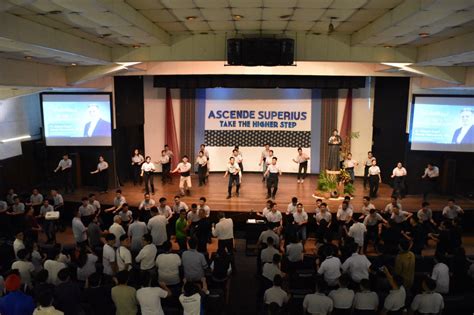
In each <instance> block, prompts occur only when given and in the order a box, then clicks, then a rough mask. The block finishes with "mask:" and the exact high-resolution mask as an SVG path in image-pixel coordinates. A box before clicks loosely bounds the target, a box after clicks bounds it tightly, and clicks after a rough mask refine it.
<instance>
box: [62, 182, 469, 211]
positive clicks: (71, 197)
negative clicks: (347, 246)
mask: <svg viewBox="0 0 474 315" xmlns="http://www.w3.org/2000/svg"><path fill="white" fill-rule="evenodd" d="M317 181H318V176H317V175H310V176H308V177H307V178H306V180H305V182H304V183H302V184H298V183H297V182H296V175H292V174H291V175H290V174H284V175H282V176H281V177H280V181H279V188H278V192H277V196H276V200H275V201H276V202H277V203H278V207H279V210H280V211H282V212H283V211H286V207H287V205H288V204H289V203H290V201H291V198H292V197H294V196H296V197H298V200H299V201H300V202H302V203H303V205H304V206H305V210H306V211H307V212H308V213H312V212H314V208H315V207H314V205H315V202H316V199H314V198H313V197H312V195H313V193H314V191H315V188H316V186H317ZM178 183H179V177H177V176H175V177H173V183H172V184H166V185H163V184H162V183H161V176H159V175H158V176H155V195H154V196H152V197H153V199H155V200H156V201H157V202H158V199H159V198H160V197H166V198H167V199H168V203H172V202H173V201H172V200H173V197H174V196H175V195H176V194H178V193H179V188H178ZM227 184H228V178H223V174H222V173H211V175H210V176H209V182H208V184H207V185H204V186H202V187H199V186H198V182H197V176H196V175H193V176H192V185H193V187H192V189H191V195H190V196H185V197H183V198H182V201H184V202H186V203H187V204H188V206H190V205H191V204H192V203H198V201H199V198H200V197H202V196H204V197H206V198H207V203H208V205H209V207H210V208H211V210H216V211H217V210H218V211H226V212H250V211H252V210H254V211H259V212H260V211H261V210H262V209H263V208H264V207H265V203H266V200H267V199H266V191H267V190H266V185H265V184H264V183H263V182H262V177H261V175H260V174H257V173H245V174H244V175H243V178H242V185H241V189H240V197H232V198H231V199H226V196H227ZM355 187H356V191H355V193H354V198H353V200H352V203H353V206H354V209H355V210H356V212H358V211H359V209H360V207H361V205H362V197H363V196H365V195H367V194H368V191H364V189H363V182H362V179H360V178H357V179H356V182H355ZM121 189H122V192H123V195H124V196H125V198H126V199H127V202H128V204H129V205H130V206H131V207H137V206H138V205H139V203H140V202H141V201H142V200H143V192H144V187H143V186H134V185H133V183H125V184H124V186H122V187H121ZM93 191H94V188H91V187H81V188H80V189H77V190H76V191H75V192H74V194H68V195H65V196H64V199H65V200H66V201H69V202H80V200H81V198H82V197H83V196H87V194H89V193H90V192H93ZM233 191H235V188H234V189H233ZM391 192H392V189H391V187H390V186H389V185H388V184H381V186H380V188H379V197H378V198H376V199H374V200H373V201H372V202H373V203H374V205H375V206H376V207H377V209H381V208H382V207H385V205H386V204H387V203H389V202H390V195H391ZM114 196H115V189H113V188H111V189H110V190H109V192H108V193H106V194H98V193H97V199H98V200H99V201H100V202H101V203H103V204H105V205H110V204H112V200H113V198H114ZM447 199H448V197H447V196H439V195H433V196H430V200H429V201H430V203H431V208H432V210H433V211H440V210H441V209H442V208H443V207H444V206H445V205H446V202H447ZM456 201H457V203H458V204H459V205H460V206H461V207H462V208H463V209H466V210H467V209H474V200H469V199H467V198H462V197H456ZM325 202H326V203H327V204H328V205H329V207H330V209H331V212H335V211H336V210H337V207H338V205H339V204H340V203H341V201H340V200H325ZM401 203H402V206H403V209H404V210H408V211H416V210H418V209H419V208H420V207H421V195H409V196H407V197H406V198H404V199H403V200H402V201H401Z"/></svg>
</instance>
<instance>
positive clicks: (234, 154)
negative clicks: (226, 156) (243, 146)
mask: <svg viewBox="0 0 474 315" xmlns="http://www.w3.org/2000/svg"><path fill="white" fill-rule="evenodd" d="M232 157H233V158H234V160H235V162H236V163H237V164H238V165H239V181H240V183H242V172H243V171H244V165H243V163H242V162H243V160H244V159H243V158H242V153H240V151H239V147H238V146H235V148H234V150H232Z"/></svg>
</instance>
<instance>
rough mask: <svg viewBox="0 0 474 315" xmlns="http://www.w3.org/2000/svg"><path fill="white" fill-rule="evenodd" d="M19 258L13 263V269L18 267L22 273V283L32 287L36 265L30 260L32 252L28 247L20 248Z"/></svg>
mask: <svg viewBox="0 0 474 315" xmlns="http://www.w3.org/2000/svg"><path fill="white" fill-rule="evenodd" d="M17 256H18V260H17V261H15V262H13V263H12V266H11V269H12V270H13V269H16V270H18V272H19V273H20V278H21V284H22V285H26V286H28V287H29V288H31V285H32V282H31V275H32V273H33V272H34V271H35V266H34V265H33V263H32V262H31V261H30V257H31V255H30V252H29V251H28V250H27V249H20V250H19V251H18V253H17Z"/></svg>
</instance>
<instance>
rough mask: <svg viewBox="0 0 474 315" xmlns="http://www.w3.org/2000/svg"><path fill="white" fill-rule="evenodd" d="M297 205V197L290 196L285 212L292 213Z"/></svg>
mask: <svg viewBox="0 0 474 315" xmlns="http://www.w3.org/2000/svg"><path fill="white" fill-rule="evenodd" d="M297 206H298V198H297V197H292V198H291V202H290V203H289V204H288V207H287V208H286V214H288V215H289V214H293V213H295V212H296V207H297Z"/></svg>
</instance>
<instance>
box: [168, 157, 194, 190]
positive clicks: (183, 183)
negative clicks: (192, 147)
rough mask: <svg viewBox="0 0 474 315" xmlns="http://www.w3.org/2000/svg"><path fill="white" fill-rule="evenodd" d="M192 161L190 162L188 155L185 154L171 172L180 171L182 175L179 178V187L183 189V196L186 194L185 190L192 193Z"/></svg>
mask: <svg viewBox="0 0 474 315" xmlns="http://www.w3.org/2000/svg"><path fill="white" fill-rule="evenodd" d="M191 167H192V166H191V163H189V160H188V156H187V155H185V156H183V159H182V161H181V163H179V164H178V165H177V166H176V168H175V169H174V170H173V171H172V172H171V173H176V172H179V174H180V175H181V177H180V179H179V189H180V191H181V196H184V195H185V191H186V192H187V193H188V195H189V193H190V189H191V187H192V184H191Z"/></svg>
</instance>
